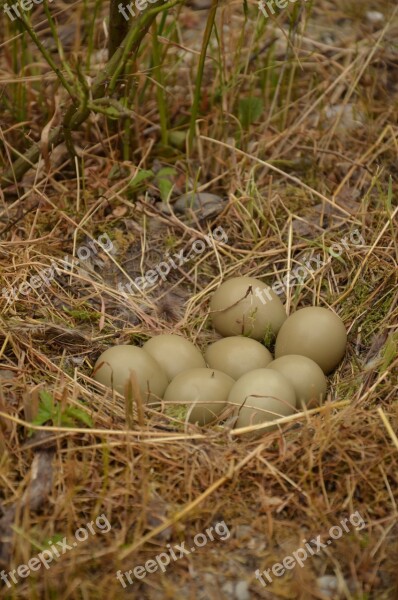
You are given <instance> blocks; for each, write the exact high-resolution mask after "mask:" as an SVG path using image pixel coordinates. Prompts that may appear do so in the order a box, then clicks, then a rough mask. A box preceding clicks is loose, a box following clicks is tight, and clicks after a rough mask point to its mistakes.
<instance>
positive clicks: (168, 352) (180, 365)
mask: <svg viewBox="0 0 398 600" xmlns="http://www.w3.org/2000/svg"><path fill="white" fill-rule="evenodd" d="M143 350H145V352H148V354H150V355H151V356H153V358H154V359H155V360H156V361H157V362H158V363H159V364H160V366H161V367H163V369H164V371H165V373H166V375H167V377H168V379H169V381H171V380H172V379H173V378H174V377H175V376H176V375H178V373H181V372H182V371H186V370H187V369H195V368H199V367H206V363H205V360H204V358H203V356H202V354H201V353H200V351H199V349H198V348H197V347H196V346H195V345H194V344H193V343H192V342H190V341H189V340H187V339H185V338H183V337H181V336H180V335H173V334H168V333H166V334H163V335H156V336H155V337H153V338H151V339H150V340H148V341H147V342H145V344H144V345H143Z"/></svg>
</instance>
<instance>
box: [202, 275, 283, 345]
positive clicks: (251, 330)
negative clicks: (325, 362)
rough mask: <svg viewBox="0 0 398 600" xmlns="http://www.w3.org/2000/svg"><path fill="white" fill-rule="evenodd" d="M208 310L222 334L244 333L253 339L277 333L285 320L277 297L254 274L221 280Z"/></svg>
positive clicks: (215, 326) (261, 338) (260, 338)
mask: <svg viewBox="0 0 398 600" xmlns="http://www.w3.org/2000/svg"><path fill="white" fill-rule="evenodd" d="M210 313H211V318H212V321H213V325H214V328H215V329H216V330H217V331H218V333H220V334H221V335H223V336H231V335H245V336H248V337H251V338H254V339H256V340H263V339H264V337H265V336H268V335H270V334H271V335H273V336H274V335H276V334H277V333H278V331H279V329H280V327H281V325H282V323H283V322H284V321H285V319H286V312H285V308H284V306H283V304H282V302H281V301H280V300H279V298H278V296H277V295H276V294H275V293H274V292H273V291H272V289H271V288H270V287H269V286H267V285H266V284H265V283H263V282H262V281H260V280H259V279H255V278H254V277H234V278H233V279H228V280H227V281H224V283H222V284H221V285H220V287H219V288H218V289H217V290H216V291H215V292H214V294H213V296H212V299H211V301H210Z"/></svg>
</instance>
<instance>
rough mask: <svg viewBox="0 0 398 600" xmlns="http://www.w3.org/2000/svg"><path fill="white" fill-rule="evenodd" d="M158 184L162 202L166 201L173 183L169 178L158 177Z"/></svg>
mask: <svg viewBox="0 0 398 600" xmlns="http://www.w3.org/2000/svg"><path fill="white" fill-rule="evenodd" d="M158 186H159V191H160V196H161V198H162V200H163V202H167V200H168V199H169V195H170V192H171V190H172V189H173V186H174V183H172V182H171V181H170V179H159V181H158Z"/></svg>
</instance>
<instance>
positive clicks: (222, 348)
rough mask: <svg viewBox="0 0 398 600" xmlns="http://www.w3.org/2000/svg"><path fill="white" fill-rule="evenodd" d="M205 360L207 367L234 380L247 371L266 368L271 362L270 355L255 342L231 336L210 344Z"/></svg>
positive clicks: (263, 347)
mask: <svg viewBox="0 0 398 600" xmlns="http://www.w3.org/2000/svg"><path fill="white" fill-rule="evenodd" d="M205 359H206V362H207V364H208V365H209V367H211V368H212V369H218V370H219V371H222V372H223V373H227V375H229V376H230V377H232V378H233V379H235V380H236V379H239V377H241V376H242V375H244V374H245V373H247V372H248V371H253V370H254V369H261V368H263V367H266V366H267V365H268V364H269V363H270V362H271V361H272V354H271V352H269V350H267V348H265V346H263V345H262V344H260V342H257V341H256V340H252V339H251V338H247V337H243V336H232V337H226V338H223V339H222V340H217V342H214V344H210V346H208V347H207V349H206V352H205Z"/></svg>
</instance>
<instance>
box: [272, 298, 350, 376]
mask: <svg viewBox="0 0 398 600" xmlns="http://www.w3.org/2000/svg"><path fill="white" fill-rule="evenodd" d="M346 345H347V332H346V329H345V327H344V323H343V321H342V320H341V319H340V317H339V316H338V315H336V314H335V313H334V312H333V311H331V310H328V309H327V308H321V307H318V306H308V307H307V308H302V309H300V310H297V311H296V312H294V313H293V314H291V315H290V317H289V318H288V319H286V321H285V322H284V323H283V325H282V327H281V329H280V331H279V333H278V337H277V339H276V344H275V358H280V357H281V356H285V355H287V354H301V355H303V356H307V357H308V358H311V359H312V360H313V361H314V362H316V363H317V364H318V365H319V366H320V367H321V369H322V370H323V372H324V373H325V374H326V375H327V374H328V373H330V372H331V371H333V369H335V368H336V367H337V365H338V364H339V362H340V361H341V359H342V358H343V356H344V353H345V350H346Z"/></svg>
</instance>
